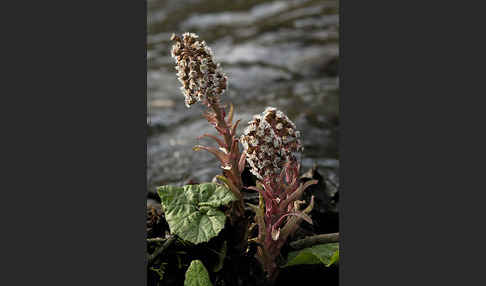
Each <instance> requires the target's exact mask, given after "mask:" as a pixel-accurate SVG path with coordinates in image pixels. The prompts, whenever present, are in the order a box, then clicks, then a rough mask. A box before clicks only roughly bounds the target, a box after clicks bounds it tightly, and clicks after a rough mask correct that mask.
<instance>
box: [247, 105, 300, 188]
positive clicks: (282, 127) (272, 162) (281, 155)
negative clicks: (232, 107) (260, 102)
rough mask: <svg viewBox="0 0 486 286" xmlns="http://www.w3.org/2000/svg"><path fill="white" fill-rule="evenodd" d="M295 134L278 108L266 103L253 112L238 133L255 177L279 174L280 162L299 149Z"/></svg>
mask: <svg viewBox="0 0 486 286" xmlns="http://www.w3.org/2000/svg"><path fill="white" fill-rule="evenodd" d="M299 138H300V132H299V131H296V130H295V124H294V123H293V122H292V121H291V120H290V119H289V118H288V117H287V116H286V115H285V114H284V113H283V112H282V111H280V110H277V109H276V108H274V107H267V108H266V109H265V111H264V112H263V113H261V114H259V115H255V116H254V117H253V120H251V121H250V122H248V127H247V128H246V129H245V130H244V132H243V135H242V136H241V143H242V144H243V147H244V149H245V152H246V160H247V162H248V164H249V165H250V167H251V169H250V171H251V172H252V173H253V174H254V175H255V176H256V177H257V178H258V179H259V180H263V178H264V177H267V176H272V175H275V174H279V173H280V170H281V169H282V167H283V164H284V163H285V162H287V161H294V160H295V156H294V154H295V153H296V152H299V151H302V150H303V148H302V143H301V141H300V139H299Z"/></svg>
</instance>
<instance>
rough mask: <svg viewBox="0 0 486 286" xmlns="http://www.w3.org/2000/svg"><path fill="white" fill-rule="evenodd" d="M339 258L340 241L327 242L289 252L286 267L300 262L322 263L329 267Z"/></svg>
mask: <svg viewBox="0 0 486 286" xmlns="http://www.w3.org/2000/svg"><path fill="white" fill-rule="evenodd" d="M338 259H339V243H338V242H336V243H326V244H319V245H314V246H312V247H309V248H304V249H301V250H297V251H292V252H290V253H289V255H288V258H287V264H285V265H284V267H287V266H292V265H298V264H318V263H322V264H324V265H325V266H327V267H329V266H331V265H332V264H333V263H335V262H336V261H337V260H338Z"/></svg>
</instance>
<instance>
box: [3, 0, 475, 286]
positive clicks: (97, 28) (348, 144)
mask: <svg viewBox="0 0 486 286" xmlns="http://www.w3.org/2000/svg"><path fill="white" fill-rule="evenodd" d="M464 3H465V2H464ZM464 3H461V5H459V4H458V3H449V4H448V3H445V2H443V1H440V2H439V1H429V2H427V3H425V2H423V1H415V2H414V1H407V2H400V3H398V2H389V1H388V2H387V1H358V2H356V1H354V2H346V3H345V1H342V2H341V4H340V9H339V11H340V13H341V15H340V60H339V78H340V82H339V83H340V94H341V96H340V100H339V104H340V117H341V121H340V128H341V130H342V131H341V132H340V139H339V152H340V154H341V155H340V175H341V176H340V179H341V186H342V194H341V197H340V200H341V201H342V212H341V220H340V222H341V227H340V232H341V233H342V235H343V239H342V242H341V246H342V252H341V255H342V260H341V262H340V263H341V264H340V271H342V273H341V276H340V283H342V285H362V284H365V285H411V284H419V285H422V284H425V285H427V284H433V285H435V284H439V283H440V284H441V285H444V284H445V285H451V284H452V285H454V284H456V285H475V284H477V285H483V284H484V281H483V280H484V277H483V273H482V272H483V271H482V262H481V261H478V259H479V258H481V257H482V254H483V253H484V246H483V243H481V242H483V241H484V234H482V233H481V230H482V224H481V223H482V218H481V217H482V216H481V215H483V214H484V212H483V211H482V210H483V209H484V208H483V206H482V204H483V202H484V200H482V198H481V197H480V195H481V194H482V193H483V187H482V186H483V182H482V176H481V175H482V174H481V173H482V167H481V165H480V164H479V163H482V161H483V158H484V151H482V150H483V149H484V141H483V140H482V138H481V136H480V135H482V134H481V133H482V129H483V123H482V122H484V120H483V116H481V115H482V114H484V112H483V110H482V109H483V106H484V105H482V104H481V102H480V99H482V97H483V94H484V88H483V80H482V77H483V72H482V67H483V63H484V56H483V51H484V44H482V42H481V40H482V36H481V35H482V32H483V31H482V27H484V23H481V21H480V19H483V17H482V15H481V13H482V11H483V10H482V9H480V7H471V6H470V5H466V4H464ZM16 4H17V5H18V6H17V7H15V6H12V5H14V4H13V3H10V4H9V5H10V6H8V7H2V9H0V11H1V12H2V14H4V15H3V16H5V17H2V20H3V21H4V25H2V28H1V29H2V37H3V38H2V53H1V56H2V69H3V73H2V74H3V80H2V93H1V94H2V99H1V101H2V103H1V104H0V107H1V109H2V111H3V112H1V113H0V114H2V119H3V120H2V121H1V122H2V123H1V124H2V131H3V132H2V148H1V150H2V151H1V152H2V153H1V155H2V156H1V158H2V170H3V171H2V194H4V197H3V198H2V203H3V204H2V215H1V216H0V217H1V218H2V227H3V229H2V234H3V235H2V238H3V240H2V244H1V245H2V262H3V263H2V265H3V266H2V267H3V269H2V276H1V278H0V279H2V280H5V281H2V283H1V284H2V285H38V284H39V285H40V284H46V283H47V284H49V285H66V284H68V285H144V284H145V277H146V273H145V271H146V267H145V265H144V259H145V257H144V255H145V241H144V236H145V225H144V224H145V217H144V214H145V212H144V210H145V192H146V190H147V185H146V183H147V180H146V178H147V177H146V175H147V174H146V167H147V166H146V158H147V153H146V136H147V134H148V128H147V122H146V118H147V102H146V100H145V99H146V92H147V89H146V88H147V87H146V84H147V82H146V80H147V73H146V70H147V66H146V63H147V58H146V40H147V37H146V36H147V35H146V34H145V33H146V28H147V27H146V21H147V13H146V8H147V7H146V3H144V2H142V1H126V2H121V1H112V2H105V1H103V2H99V1H93V2H91V3H90V2H89V1H83V2H82V3H81V2H80V3H77V2H76V3H66V2H61V1H59V2H54V1H46V2H44V1H43V2H42V3H40V2H39V3H38V2H33V3H28V4H27V3H24V2H19V3H16ZM2 5H7V3H2ZM7 16H10V17H7ZM473 68H478V70H473Z"/></svg>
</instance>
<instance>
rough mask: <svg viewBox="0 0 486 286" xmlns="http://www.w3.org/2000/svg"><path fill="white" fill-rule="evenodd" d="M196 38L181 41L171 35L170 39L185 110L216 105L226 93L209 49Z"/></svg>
mask: <svg viewBox="0 0 486 286" xmlns="http://www.w3.org/2000/svg"><path fill="white" fill-rule="evenodd" d="M198 38H199V36H198V35H196V34H194V33H184V34H183V35H182V38H181V37H179V36H177V35H175V34H172V36H171V38H170V39H171V41H173V42H174V45H173V46H172V51H171V55H172V57H173V58H174V60H175V61H176V70H177V76H178V78H179V81H180V82H181V84H182V87H181V91H182V94H183V95H184V97H185V103H186V106H187V107H188V108H189V107H190V106H191V105H192V104H194V103H196V102H198V101H199V102H202V103H204V104H206V105H209V103H211V102H217V101H218V99H219V96H220V95H222V94H223V93H224V91H225V90H226V89H227V81H228V79H227V77H226V75H225V74H224V73H223V71H222V69H221V67H220V65H219V63H217V62H216V61H215V60H214V57H213V52H212V50H211V48H209V47H208V46H207V45H206V42H204V41H200V40H198Z"/></svg>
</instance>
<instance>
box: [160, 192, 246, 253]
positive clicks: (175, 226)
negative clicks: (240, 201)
mask: <svg viewBox="0 0 486 286" xmlns="http://www.w3.org/2000/svg"><path fill="white" fill-rule="evenodd" d="M157 192H158V193H159V196H160V199H161V202H162V207H163V208H164V212H165V219H166V220H167V223H168V224H169V227H170V231H171V233H173V234H176V235H178V236H179V237H180V238H182V239H184V240H187V241H190V242H192V243H195V244H197V243H201V242H206V241H209V240H210V239H211V238H213V237H215V236H217V235H218V233H219V232H220V231H221V230H222V229H223V228H224V223H225V221H226V217H225V215H224V213H223V212H222V211H220V210H219V209H218V207H220V206H222V205H226V204H228V203H230V202H231V201H235V200H237V198H236V197H235V196H234V195H233V193H231V191H230V190H229V189H228V188H226V187H225V186H223V185H220V184H216V183H204V184H200V185H187V186H183V187H174V186H161V187H158V188H157Z"/></svg>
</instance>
